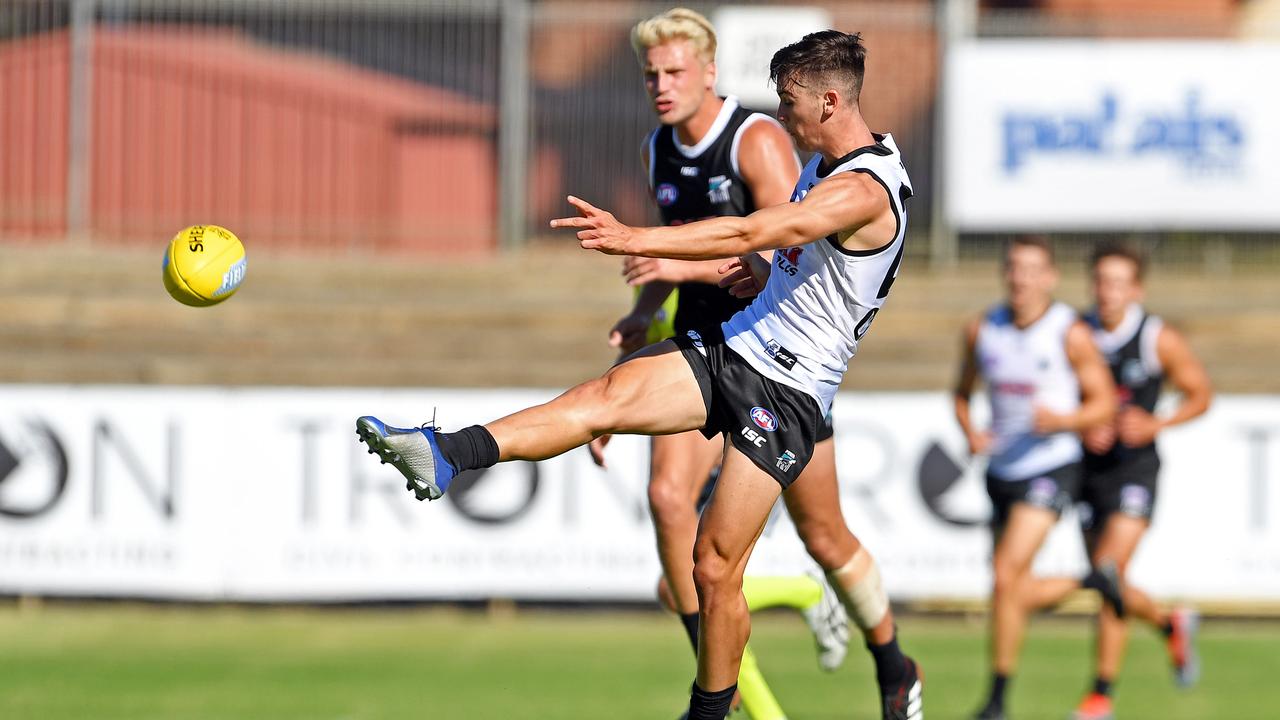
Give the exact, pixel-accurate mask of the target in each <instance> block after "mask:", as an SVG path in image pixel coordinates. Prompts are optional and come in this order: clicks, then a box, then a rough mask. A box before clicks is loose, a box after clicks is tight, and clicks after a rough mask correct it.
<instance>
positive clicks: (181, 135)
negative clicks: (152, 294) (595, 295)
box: [0, 0, 1277, 270]
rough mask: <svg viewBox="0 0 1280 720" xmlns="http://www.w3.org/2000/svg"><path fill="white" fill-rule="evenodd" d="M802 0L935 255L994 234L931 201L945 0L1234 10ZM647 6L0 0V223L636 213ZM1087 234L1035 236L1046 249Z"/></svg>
mask: <svg viewBox="0 0 1280 720" xmlns="http://www.w3.org/2000/svg"><path fill="white" fill-rule="evenodd" d="M739 4H742V3H739ZM745 4H752V3H745ZM772 4H779V3H777V2H775V3H772ZM793 4H796V3H793ZM804 4H806V5H814V6H818V7H822V8H824V9H825V10H826V12H827V13H828V14H829V16H830V18H831V21H832V23H833V24H834V25H835V26H836V27H838V28H840V29H844V30H851V31H852V30H858V31H861V32H863V33H864V35H865V37H866V41H867V45H868V48H869V60H868V78H867V81H866V87H865V92H864V95H863V110H864V112H865V114H866V115H867V117H868V119H869V120H870V122H871V124H872V126H873V127H874V128H876V129H884V130H891V131H892V132H893V133H894V135H895V137H896V138H897V140H898V143H899V145H900V147H901V148H902V150H903V154H904V157H905V158H906V160H907V163H908V167H909V170H910V172H911V174H912V177H913V179H914V184H915V187H916V190H917V194H916V197H915V199H914V200H913V207H912V217H911V224H910V230H909V232H910V236H911V244H910V247H911V248H912V251H913V252H914V254H915V255H917V256H930V255H931V256H932V257H933V258H934V259H935V260H939V261H947V260H952V259H955V258H959V259H965V258H983V257H990V256H992V255H994V254H995V253H996V252H998V248H999V247H1000V245H1001V243H1002V242H1003V240H1004V239H1005V237H1007V235H1006V234H1004V233H974V232H967V233H963V234H956V233H954V232H951V231H950V230H949V229H948V228H947V227H946V226H945V225H944V224H942V223H937V222H934V220H935V216H937V215H938V213H937V212H936V208H938V207H939V204H938V201H937V200H938V195H939V192H938V190H939V188H940V184H941V182H942V178H941V177H940V175H939V173H938V172H937V168H939V167H940V164H939V160H940V155H941V154H942V151H943V149H944V146H943V139H942V133H941V132H939V126H938V122H937V118H938V117H939V103H938V98H939V86H940V82H941V79H940V76H941V75H942V74H943V73H942V72H941V71H942V69H943V68H942V65H943V63H942V58H943V57H944V52H945V50H946V45H947V43H948V42H949V41H950V39H951V38H953V37H954V35H955V29H954V28H951V27H949V26H948V24H949V23H952V22H955V21H954V19H953V18H954V17H955V8H956V7H968V9H969V11H970V13H971V17H970V19H969V22H970V23H971V27H969V28H968V29H967V30H965V31H964V34H967V35H968V36H970V37H979V38H997V37H999V38H1007V37H1032V38H1049V37H1064V36H1065V37H1091V38H1117V37H1120V38H1133V37H1152V36H1155V37H1214V38H1222V37H1232V36H1234V35H1236V34H1237V33H1238V29H1239V28H1238V21H1237V17H1236V16H1237V14H1238V13H1237V8H1236V5H1238V3H1236V2H1235V1H1234V0H1212V2H1206V3H1202V4H1199V5H1197V4H1194V3H1182V4H1180V8H1181V9H1180V10H1179V11H1178V12H1165V13H1158V14H1157V13H1151V12H1141V11H1140V8H1139V9H1138V10H1135V9H1132V8H1130V9H1129V10H1127V11H1126V12H1124V13H1112V14H1105V13H1103V14H1099V13H1098V12H1083V11H1073V12H1058V13H1053V12H1050V11H1048V10H1045V9H1044V8H1042V7H1038V6H1039V5H1040V4H1038V3H1037V4H1033V3H1026V2H990V3H982V4H981V5H979V4H978V3H976V2H958V3H948V4H943V5H939V4H937V3H934V2H928V1H927V0H913V1H903V0H899V1H896V2H893V1H888V0H878V1H874V2H851V3H834V2H832V3H822V2H817V3H804ZM1066 5H1068V6H1070V5H1071V4H1069V3H1068V4H1066ZM1129 5H1134V4H1133V3H1130V4H1129ZM692 6H693V7H695V8H697V9H699V10H703V11H706V12H708V13H713V12H714V11H715V10H716V9H717V8H718V7H721V6H718V5H708V4H698V3H694V4H692ZM1182 6H1185V7H1182ZM666 7H667V5H665V4H663V5H658V4H650V3H635V2H610V1H608V0H592V1H591V2H571V1H568V0H543V1H537V2H527V1H522V0H511V1H509V2H499V1H498V0H485V1H483V2H478V1H474V0H364V1H363V2H339V1H337V0H6V2H4V3H3V4H0V98H3V101H2V104H0V142H3V147H4V153H3V156H0V237H2V238H5V239H7V240H9V241H17V240H27V241H36V242H43V243H62V242H68V241H70V242H93V243H141V242H144V241H145V242H155V241H156V238H160V237H167V236H169V235H171V234H172V233H173V232H175V231H176V230H177V229H178V228H181V227H183V226H185V225H188V224H192V223H194V222H217V223H219V224H224V225H227V226H229V227H232V228H234V229H236V230H237V231H238V232H239V233H240V234H242V235H244V236H245V237H248V238H252V239H253V242H254V245H255V247H256V248H259V249H270V248H283V249H285V250H286V251H288V250H301V249H305V250H307V251H316V250H321V251H328V252H331V253H332V252H340V253H341V252H351V251H356V252H374V253H376V252H382V251H392V252H395V251H402V250H418V251H426V252H484V251H488V250H491V249H493V248H496V247H498V246H499V245H500V244H503V243H506V244H509V245H516V244H519V243H520V242H522V241H523V240H524V239H525V238H528V237H533V236H536V235H538V234H540V233H541V232H542V228H544V227H545V221H546V219H547V218H548V217H551V216H554V215H556V214H558V213H560V212H562V211H563V210H564V207H565V206H564V204H563V197H564V195H566V194H568V193H571V192H572V193H577V194H581V195H584V196H586V197H588V198H591V199H593V200H594V201H596V202H598V203H600V204H602V205H605V206H607V207H609V208H611V209H613V210H614V211H615V212H616V213H617V214H618V215H619V216H620V217H623V218H625V219H632V220H636V221H639V220H642V219H645V218H650V219H651V218H652V217H653V215H652V214H651V213H650V210H649V202H648V200H647V192H646V188H645V185H644V178H643V175H642V173H641V167H640V162H639V143H640V141H641V139H642V138H643V137H644V135H645V134H646V133H647V131H648V130H649V129H650V128H651V127H652V125H653V122H654V120H653V117H652V114H651V112H650V110H649V108H648V103H647V101H646V99H645V96H644V91H643V86H642V84H641V78H640V73H639V70H638V67H637V63H636V59H635V57H634V55H633V54H632V51H631V49H630V46H629V43H628V38H627V34H628V30H629V28H630V27H631V25H632V24H633V23H634V22H635V21H636V20H637V19H639V18H642V17H645V16H648V15H650V14H653V13H655V12H658V11H660V10H662V9H665V8H666ZM1206 9H1207V10H1206ZM759 109H762V110H771V109H772V108H770V107H761V108H759ZM1028 229H1030V230H1034V229H1035V228H1028ZM1116 230H1119V231H1123V228H1116ZM1107 234H1108V235H1110V234H1111V233H1107ZM1100 235H1101V233H1096V232H1070V233H1061V234H1060V237H1061V238H1062V239H1063V245H1064V246H1065V249H1066V251H1067V254H1068V255H1069V254H1070V253H1071V252H1073V251H1074V250H1077V249H1078V250H1079V251H1080V252H1081V253H1083V252H1084V251H1085V250H1084V248H1087V246H1088V245H1090V244H1091V242H1090V241H1091V240H1092V239H1094V238H1096V237H1098V236H1100ZM1134 237H1135V238H1136V239H1137V240H1138V241H1139V242H1142V243H1143V244H1145V245H1147V246H1149V247H1150V248H1152V249H1153V250H1154V251H1155V253H1156V254H1157V256H1158V258H1159V259H1161V260H1167V261H1168V262H1169V263H1172V264H1176V265H1179V266H1184V267H1196V268H1198V267H1206V266H1207V267H1210V268H1215V269H1223V270H1225V269H1230V268H1232V267H1234V266H1237V265H1239V264H1241V263H1242V262H1247V263H1261V262H1268V263H1270V262H1274V261H1275V260H1277V257H1276V256H1277V249H1276V248H1277V237H1276V235H1275V234H1274V233H1271V232H1260V231H1253V232H1234V233H1213V234H1208V233H1202V232H1181V233H1170V232H1144V233H1141V234H1138V235H1135V236H1134ZM68 239H70V240H68Z"/></svg>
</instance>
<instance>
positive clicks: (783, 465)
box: [778, 450, 796, 472]
mask: <svg viewBox="0 0 1280 720" xmlns="http://www.w3.org/2000/svg"><path fill="white" fill-rule="evenodd" d="M795 464H796V454H795V453H793V452H791V451H790V450H783V451H782V454H781V455H779V456H778V469H779V470H781V471H782V472H789V471H790V470H791V466H792V465H795Z"/></svg>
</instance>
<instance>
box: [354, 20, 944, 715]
mask: <svg viewBox="0 0 1280 720" xmlns="http://www.w3.org/2000/svg"><path fill="white" fill-rule="evenodd" d="M864 57H865V49H864V48H863V46H862V43H861V40H860V38H859V37H858V36H857V35H847V34H845V33H841V32H837V31H834V30H829V31H824V32H821V33H814V34H811V35H807V36H806V37H805V38H804V39H802V40H801V41H799V42H797V43H794V44H792V45H789V46H787V47H785V48H783V49H782V50H779V51H778V53H776V54H775V56H774V58H773V62H772V64H771V67H770V71H771V75H772V79H773V80H774V81H775V82H776V83H777V87H778V94H779V99H780V104H779V107H778V119H779V120H780V121H781V122H782V124H783V126H784V127H785V128H786V129H787V130H788V132H789V133H790V134H791V136H792V138H793V139H794V140H795V141H796V143H797V144H798V145H799V146H800V147H801V148H803V149H807V150H812V151H814V152H815V153H816V155H815V157H814V159H813V161H812V162H811V163H810V164H809V166H808V167H806V169H805V172H804V173H802V175H801V180H800V182H799V183H798V184H797V187H796V190H795V193H794V194H793V200H794V202H791V203H786V204H783V205H776V206H773V207H768V208H763V209H760V210H757V211H756V212H754V213H751V214H750V215H748V216H746V217H718V218H712V219H709V220H702V221H697V222H692V223H688V224H685V225H680V226H674V227H655V228H637V227H630V226H627V225H623V224H622V223H620V222H618V221H617V219H615V218H614V217H613V216H612V215H611V214H610V213H608V212H605V211H603V210H600V209H598V208H595V207H593V206H592V205H590V204H589V203H587V202H585V201H583V200H580V199H578V198H576V197H571V198H570V202H571V203H572V204H573V205H574V206H576V207H577V208H578V209H579V212H580V213H581V216H580V217H575V218H560V219H557V220H553V221H552V227H558V228H564V227H568V228H575V229H577V230H578V233H577V234H578V238H579V240H580V244H581V246H582V247H583V248H585V249H591V250H598V251H600V252H604V253H608V254H615V255H632V256H643V257H664V258H673V259H680V260H708V259H715V258H739V259H738V260H732V261H729V262H726V263H725V264H724V265H723V266H722V269H723V270H724V271H725V272H727V273H729V274H728V276H727V278H726V282H727V283H740V284H746V285H749V286H750V292H756V291H758V289H759V288H760V287H763V291H761V292H759V295H758V296H757V297H756V299H755V300H754V301H753V302H752V303H751V304H750V305H749V306H748V307H747V309H745V310H743V311H742V312H740V313H738V314H737V315H735V316H734V317H733V318H732V320H730V321H729V322H727V323H724V324H723V325H721V326H719V327H714V326H713V327H709V328H706V329H705V332H698V331H690V332H689V333H687V334H686V335H684V336H682V337H681V338H678V339H677V340H675V341H671V340H669V341H664V342H662V343H659V344H657V345H652V346H649V347H647V348H645V349H643V350H641V351H639V352H637V353H634V354H633V355H631V356H630V357H629V358H628V359H627V360H626V361H624V362H622V363H619V364H618V365H615V366H614V367H613V368H611V369H610V370H609V371H608V372H607V373H605V374H604V375H603V376H602V377H600V378H598V379H595V380H591V381H588V382H586V383H583V384H581V385H578V386H577V387H575V388H572V389H570V390H568V391H567V392H565V393H564V394H563V395H561V396H560V397H558V398H556V399H555V400H552V401H551V402H548V403H546V404H544V405H539V406H536V407H533V408H528V409H526V410H522V411H520V412H517V413H515V414H513V415H510V416H508V417H505V418H502V419H500V420H497V421H494V422H491V423H489V424H488V425H486V426H479V425H476V426H472V427H469V428H464V429H463V430H461V431H459V432H456V433H441V432H437V431H436V429H435V428H432V427H429V426H428V427H422V428H414V429H399V428H390V427H387V426H386V425H385V424H384V423H382V422H381V421H379V420H377V419H376V418H373V417H370V416H365V417H362V418H360V419H358V420H357V422H356V426H357V432H358V433H359V435H360V437H361V439H362V440H364V441H365V442H366V443H368V444H369V445H370V448H371V449H372V450H373V451H374V452H376V453H378V454H379V455H380V457H381V458H382V459H383V460H384V461H387V462H391V463H392V464H393V465H395V467H396V468H397V469H398V470H400V472H401V473H402V474H404V475H405V477H406V478H407V479H408V486H409V487H410V489H412V490H413V491H414V492H415V494H417V495H418V496H419V497H420V498H434V497H439V495H440V494H441V493H443V492H444V491H445V490H446V489H447V488H448V485H449V483H450V482H451V481H452V479H453V477H455V476H456V474H457V473H458V472H460V471H462V470H466V469H470V468H478V467H487V466H489V465H492V464H494V463H495V462H501V461H507V460H541V459H545V458H548V457H553V456H555V455H558V454H560V453H563V452H565V451H567V450H570V449H572V448H574V447H578V446H580V445H584V444H586V443H588V442H589V441H590V440H592V439H593V438H595V437H598V436H600V435H604V434H608V433H630V434H643V435H670V434H674V433H678V432H685V431H688V430H693V429H698V428H701V429H702V430H703V432H704V434H706V435H708V436H713V435H718V434H720V433H725V434H726V436H727V437H728V440H729V441H728V442H726V443H725V448H724V454H723V457H722V460H721V474H720V479H719V481H718V484H717V487H716V490H715V493H714V494H713V496H712V499H711V502H710V504H709V505H708V506H707V509H706V510H705V512H704V513H703V515H702V519H701V522H700V524H699V527H698V536H697V539H696V540H695V544H694V570H693V574H694V582H695V586H696V588H697V593H698V599H699V614H700V623H699V640H698V672H697V676H696V681H695V684H694V687H693V692H692V693H691V697H690V703H689V717H690V718H692V719H693V720H701V719H703V718H714V719H715V720H720V719H721V718H723V717H724V716H725V714H726V713H727V711H728V708H729V703H730V700H731V699H732V697H733V694H734V692H735V684H736V681H737V676H738V668H739V663H740V659H741V657H742V651H743V647H744V646H745V644H746V640H747V635H748V634H749V631H750V619H749V614H748V609H747V606H746V603H745V601H744V599H743V596H742V591H741V588H742V575H743V570H744V569H745V566H746V563H747V560H748V558H749V556H750V553H751V549H752V547H753V546H754V545H755V542H756V540H757V539H758V538H759V536H760V533H761V531H762V530H763V528H764V524H765V521H766V520H767V519H768V515H769V511H770V509H771V508H772V507H773V505H774V503H775V502H776V501H777V499H778V497H779V495H780V494H781V493H782V491H783V489H785V488H786V487H787V486H789V485H791V484H792V482H793V481H794V479H795V477H796V476H797V475H799V474H800V473H801V472H802V471H803V470H804V467H805V466H806V465H807V464H808V462H809V459H810V457H811V455H812V453H813V448H814V443H815V440H816V436H817V433H818V429H819V427H820V426H821V422H822V416H823V415H824V414H825V412H826V411H827V409H828V408H829V406H830V403H831V399H832V396H833V395H834V393H835V389H836V387H837V386H838V385H839V382H840V379H841V377H842V375H843V373H844V371H845V370H846V369H847V367H848V362H849V360H850V359H851V358H852V356H853V354H854V353H855V352H856V350H857V345H858V341H859V340H860V339H861V338H862V337H864V336H865V335H866V333H867V331H868V329H869V327H870V324H871V321H872V319H874V317H875V314H876V312H878V310H879V308H880V307H881V306H882V305H883V303H884V300H885V298H886V297H887V295H888V292H889V289H890V287H891V286H892V284H893V278H894V276H895V275H896V273H897V269H898V265H899V262H900V260H901V257H902V246H903V239H904V237H905V223H906V212H905V208H904V206H903V205H904V202H905V200H906V198H907V197H909V196H910V194H911V186H910V181H909V180H908V178H907V175H906V171H905V169H904V167H903V165H902V160H901V155H900V154H899V153H898V150H897V146H896V144H895V143H894V142H893V139H892V137H890V136H888V135H876V134H873V133H872V132H871V131H870V130H869V129H868V128H867V125H866V122H865V121H864V120H863V118H862V115H861V112H860V111H859V108H858V104H857V98H858V93H859V91H860V89H861V86H862V75H863V67H864ZM772 249H785V252H778V253H775V256H774V265H776V269H775V270H774V271H773V272H770V273H769V274H768V275H767V278H766V275H765V272H766V271H767V268H768V267H769V266H768V265H764V264H762V263H761V262H760V261H759V260H756V259H752V258H751V257H750V256H752V255H753V254H754V253H758V252H761V251H765V250H772ZM872 589H873V588H870V587H866V586H865V585H864V586H862V587H860V588H858V590H860V591H867V592H866V594H865V595H864V594H863V592H859V593H857V595H858V596H857V597H852V598H850V604H851V605H852V606H855V607H861V606H865V605H866V604H868V603H869V602H870V603H874V602H875V601H876V600H875V598H876V597H877V596H878V595H879V593H871V592H869V591H871V590H872ZM878 650H879V652H882V653H884V654H885V655H886V656H888V657H887V658H886V662H885V663H884V665H885V667H886V668H890V667H892V669H893V672H891V673H889V675H886V676H884V677H882V678H878V679H879V680H881V696H882V698H881V699H882V715H883V716H884V717H886V718H904V719H907V720H916V719H918V718H920V717H921V716H922V698H921V691H922V681H921V678H920V675H919V671H918V668H917V666H916V664H915V663H914V662H913V661H911V660H910V659H909V658H906V657H905V656H903V655H902V653H901V651H900V650H898V648H897V644H896V641H894V642H891V643H888V644H886V645H885V646H884V647H881V648H879V649H878Z"/></svg>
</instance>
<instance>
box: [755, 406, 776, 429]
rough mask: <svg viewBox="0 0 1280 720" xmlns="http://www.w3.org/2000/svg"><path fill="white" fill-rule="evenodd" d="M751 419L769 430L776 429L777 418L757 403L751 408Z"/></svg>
mask: <svg viewBox="0 0 1280 720" xmlns="http://www.w3.org/2000/svg"><path fill="white" fill-rule="evenodd" d="M751 421H752V422H754V423H755V424H756V425H759V426H760V427H762V428H764V429H765V430H767V431H769V432H773V431H774V430H777V429H778V419H777V418H776V417H774V416H773V413H771V412H769V411H768V410H765V409H764V408H762V407H760V406H758V405H757V406H756V407H753V408H751Z"/></svg>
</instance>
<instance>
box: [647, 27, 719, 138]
mask: <svg viewBox="0 0 1280 720" xmlns="http://www.w3.org/2000/svg"><path fill="white" fill-rule="evenodd" d="M715 84H716V68H715V63H704V62H702V60H701V59H700V58H699V57H698V52H697V50H695V49H694V47H693V43H691V42H689V41H688V40H671V41H668V42H665V43H662V44H661V45H655V46H654V47H651V48H649V49H648V50H645V52H644V87H645V90H647V91H648V92H649V99H650V100H652V101H653V111H654V112H655V113H657V114H658V122H660V123H662V124H663V125H679V124H681V123H683V122H686V121H688V120H689V118H691V117H693V116H694V113H696V112H698V108H700V107H702V103H703V101H704V100H706V99H707V97H708V96H709V95H712V94H714V92H715Z"/></svg>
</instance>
